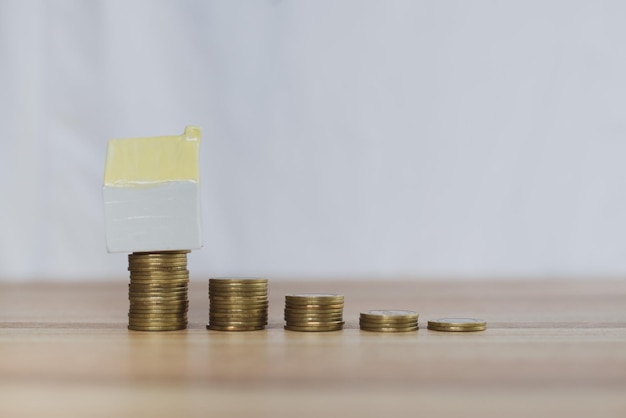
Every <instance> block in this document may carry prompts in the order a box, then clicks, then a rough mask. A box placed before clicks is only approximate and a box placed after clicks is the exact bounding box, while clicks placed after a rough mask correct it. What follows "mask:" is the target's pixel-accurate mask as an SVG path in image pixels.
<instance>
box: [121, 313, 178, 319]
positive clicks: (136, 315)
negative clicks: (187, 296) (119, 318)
mask: <svg viewBox="0 0 626 418" xmlns="http://www.w3.org/2000/svg"><path fill="white" fill-rule="evenodd" d="M128 316H129V317H132V318H146V319H148V318H154V319H161V318H162V319H174V318H176V319H178V318H186V317H187V312H169V313H163V312H157V313H154V312H129V313H128Z"/></svg>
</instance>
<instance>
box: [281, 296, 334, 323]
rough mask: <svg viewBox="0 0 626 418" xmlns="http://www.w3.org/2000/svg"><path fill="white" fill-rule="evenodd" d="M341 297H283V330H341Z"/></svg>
mask: <svg viewBox="0 0 626 418" xmlns="http://www.w3.org/2000/svg"><path fill="white" fill-rule="evenodd" d="M343 300H344V298H343V295H335V294H330V293H303V294H297V295H287V296H285V323H286V325H285V329H287V330H291V331H305V332H319V331H339V330H341V329H343V324H344V321H343Z"/></svg>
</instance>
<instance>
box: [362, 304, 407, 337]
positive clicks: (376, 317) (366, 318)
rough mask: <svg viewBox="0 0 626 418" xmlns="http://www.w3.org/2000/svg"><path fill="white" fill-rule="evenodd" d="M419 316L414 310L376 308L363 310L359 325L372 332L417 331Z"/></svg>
mask: <svg viewBox="0 0 626 418" xmlns="http://www.w3.org/2000/svg"><path fill="white" fill-rule="evenodd" d="M418 317H419V315H418V314H417V312H413V311H403V310H391V309H389V310H374V311H367V312H361V315H360V317H359V325H360V327H361V329H362V330H363V331H372V332H408V331H417V329H418V326H417V319H418Z"/></svg>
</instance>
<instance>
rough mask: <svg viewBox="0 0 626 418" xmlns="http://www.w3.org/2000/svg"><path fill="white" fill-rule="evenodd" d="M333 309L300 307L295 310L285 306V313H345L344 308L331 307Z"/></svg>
mask: <svg viewBox="0 0 626 418" xmlns="http://www.w3.org/2000/svg"><path fill="white" fill-rule="evenodd" d="M329 306H332V307H321V308H320V307H313V308H308V307H298V308H294V307H291V306H285V309H284V311H285V312H292V313H341V312H343V306H341V305H340V306H337V305H329Z"/></svg>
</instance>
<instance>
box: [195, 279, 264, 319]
mask: <svg viewBox="0 0 626 418" xmlns="http://www.w3.org/2000/svg"><path fill="white" fill-rule="evenodd" d="M268 307H269V301H268V298H267V279H256V278H229V277H219V278H212V279H209V323H208V324H207V326H206V327H207V329H211V330H216V331H257V330H262V329H265V325H267V310H268Z"/></svg>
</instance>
